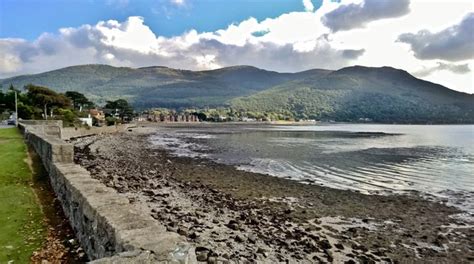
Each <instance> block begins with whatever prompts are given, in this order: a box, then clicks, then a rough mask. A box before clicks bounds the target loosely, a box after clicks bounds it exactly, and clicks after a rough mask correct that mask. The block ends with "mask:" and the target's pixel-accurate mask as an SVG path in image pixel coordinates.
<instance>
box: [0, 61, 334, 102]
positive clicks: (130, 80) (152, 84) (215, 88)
mask: <svg viewBox="0 0 474 264" xmlns="http://www.w3.org/2000/svg"><path fill="white" fill-rule="evenodd" d="M328 72H329V71H325V70H310V71H306V72H301V73H296V74H290V73H278V72H272V71H266V70H262V69H258V68H255V67H251V66H234V67H228V68H222V69H218V70H212V71H188V70H178V69H171V68H167V67H160V66H155V67H145V68H139V69H132V68H124V67H122V68H116V67H112V66H107V65H82V66H73V67H68V68H63V69H59V70H55V71H51V72H46V73H40V74H35V75H23V76H17V77H13V78H8V79H5V80H0V83H1V84H2V85H3V87H7V86H9V85H10V84H13V85H14V86H15V87H23V86H25V85H26V84H29V83H32V84H35V85H41V86H46V87H50V88H51V89H53V90H56V91H59V92H65V91H71V90H73V91H78V92H82V93H84V94H85V95H86V96H87V97H89V98H91V99H92V100H94V101H95V102H97V103H103V102H105V100H112V99H118V98H126V99H128V100H130V101H131V102H132V103H133V104H134V105H135V106H136V107H139V108H147V107H154V106H160V107H174V108H176V107H190V106H197V107H204V106H218V105H222V104H223V103H224V102H226V101H228V100H230V99H233V98H236V97H239V96H246V95H250V94H253V93H255V92H258V91H261V90H264V89H266V88H269V87H272V86H274V85H277V84H280V83H283V82H287V81H289V80H293V79H297V78H302V77H307V76H309V75H315V76H320V75H324V74H327V73H328Z"/></svg>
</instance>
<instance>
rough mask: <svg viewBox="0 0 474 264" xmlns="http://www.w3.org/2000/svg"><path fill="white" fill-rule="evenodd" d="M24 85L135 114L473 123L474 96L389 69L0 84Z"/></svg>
mask: <svg viewBox="0 0 474 264" xmlns="http://www.w3.org/2000/svg"><path fill="white" fill-rule="evenodd" d="M29 83H32V84H35V85H41V86H46V87H49V88H51V89H53V90H55V91H58V92H65V91H78V92H81V93H84V94H85V95H86V96H87V97H89V98H90V99H91V100H93V101H95V102H96V103H99V104H102V103H104V102H105V101H106V100H114V99H118V98H124V99H127V100H129V101H130V102H131V103H132V104H133V105H134V106H135V107H136V108H138V109H145V108H151V107H167V108H186V107H200V108H202V107H218V106H223V107H231V108H233V109H236V110H244V111H254V112H272V113H290V114H291V115H293V116H294V117H296V118H309V119H318V120H335V121H357V120H360V119H365V120H373V121H375V122H383V123H393V122H396V123H474V95H471V94H466V93H461V92H457V91H454V90H451V89H448V88H446V87H444V86H441V85H439V84H435V83H431V82H428V81H424V80H420V79H417V78H415V77H414V76H412V75H410V74H409V73H408V72H406V71H403V70H399V69H395V68H391V67H380V68H371V67H363V66H352V67H347V68H342V69H340V70H336V71H331V70H322V69H313V70H308V71H303V72H297V73H278V72H274V71H267V70H263V69H258V68H255V67H252V66H233V67H226V68H221V69H217V70H208V71H189V70H179V69H172V68H168V67H162V66H153V67H144V68H128V67H113V66H108V65H80V66H72V67H67V68H62V69H58V70H54V71H49V72H45V73H39V74H32V75H21V76H16V77H11V78H7V79H3V80H0V84H1V85H2V87H3V88H4V89H5V88H7V87H8V86H9V85H10V84H13V85H14V86H15V87H23V86H24V85H26V84H29Z"/></svg>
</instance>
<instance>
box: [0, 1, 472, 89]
mask: <svg viewBox="0 0 474 264" xmlns="http://www.w3.org/2000/svg"><path fill="white" fill-rule="evenodd" d="M94 63H100V64H109V65H114V66H127V67H143V66H152V65H162V66H168V67H173V68H179V69H190V70H205V69H216V68H221V67H226V66H233V65H252V66H256V67H259V68H263V69H267V70H274V71H279V72H297V71H303V70H307V69H311V68H324V69H333V70H335V69H340V68H343V67H347V66H352V65H364V66H373V67H380V66H391V67H395V68H400V69H404V70H406V71H408V72H410V73H411V74H413V75H415V76H416V77H418V78H422V79H425V80H428V81H432V82H436V83H439V84H442V85H445V86H447V87H449V88H451V89H454V90H458V91H462V92H467V93H474V74H473V72H472V71H473V69H474V1H472V0H339V1H334V0H232V1H231V0H0V78H6V77H10V76H16V75H20V74H32V73H39V72H45V71H49V70H53V69H58V68H62V67H66V66H72V65H79V64H94Z"/></svg>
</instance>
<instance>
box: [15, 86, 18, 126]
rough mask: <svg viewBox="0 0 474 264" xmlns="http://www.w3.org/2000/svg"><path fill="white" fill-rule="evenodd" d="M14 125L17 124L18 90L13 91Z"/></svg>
mask: <svg viewBox="0 0 474 264" xmlns="http://www.w3.org/2000/svg"><path fill="white" fill-rule="evenodd" d="M15 126H18V92H17V91H15Z"/></svg>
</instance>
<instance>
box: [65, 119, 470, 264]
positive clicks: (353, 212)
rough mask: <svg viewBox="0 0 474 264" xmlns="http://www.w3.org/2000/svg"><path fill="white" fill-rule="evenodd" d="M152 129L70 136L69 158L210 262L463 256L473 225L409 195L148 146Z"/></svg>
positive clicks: (455, 259) (458, 259)
mask: <svg viewBox="0 0 474 264" xmlns="http://www.w3.org/2000/svg"><path fill="white" fill-rule="evenodd" d="M153 131H154V129H153V128H137V129H133V130H132V131H129V132H126V133H122V134H115V135H102V136H93V137H87V138H82V139H77V140H74V143H75V146H76V152H75V153H76V154H75V160H76V162H77V163H79V164H81V165H82V166H84V167H85V168H86V169H88V170H89V171H90V172H91V174H92V176H93V177H95V178H97V179H99V180H101V181H102V182H103V183H104V184H106V185H107V186H110V187H113V188H115V189H117V190H118V191H119V192H120V193H122V194H123V195H124V196H126V197H127V198H128V199H129V200H130V201H131V202H132V203H135V204H136V205H137V206H140V207H141V208H142V209H143V210H145V211H147V212H149V213H150V214H151V215H152V216H153V217H154V218H155V219H156V220H157V221H159V222H160V223H162V224H163V225H165V226H166V227H167V228H168V230H170V231H173V232H177V233H179V234H180V235H182V236H184V237H186V238H187V239H188V240H189V241H190V242H193V243H194V244H195V245H196V255H197V257H198V260H201V261H207V262H209V263H227V262H240V263H245V262H247V261H248V262H255V261H258V262H262V263H277V262H289V263H319V262H334V263H358V262H361V263H373V262H386V263H406V262H410V263H415V262H416V263H469V262H472V261H474V253H473V252H474V251H473V245H474V229H473V224H474V223H472V222H471V223H470V222H467V220H463V218H462V217H460V216H462V214H463V212H461V211H460V210H459V209H456V208H454V207H449V206H447V205H444V204H440V203H435V202H431V201H426V200H423V199H422V198H418V197H416V196H403V195H392V196H378V195H364V194H360V193H357V192H351V191H344V190H336V189H332V188H327V187H321V186H316V185H308V184H302V183H298V182H296V181H292V180H287V179H282V178H276V177H272V176H269V175H263V174H257V173H251V172H245V171H240V170H237V169H235V168H234V167H233V166H228V165H222V164H217V163H215V162H212V161H209V160H206V159H199V158H180V157H173V156H171V155H170V154H169V153H168V152H167V151H166V150H164V149H159V148H156V147H153V146H152V145H151V144H150V143H149V136H150V133H152V132H153Z"/></svg>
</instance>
